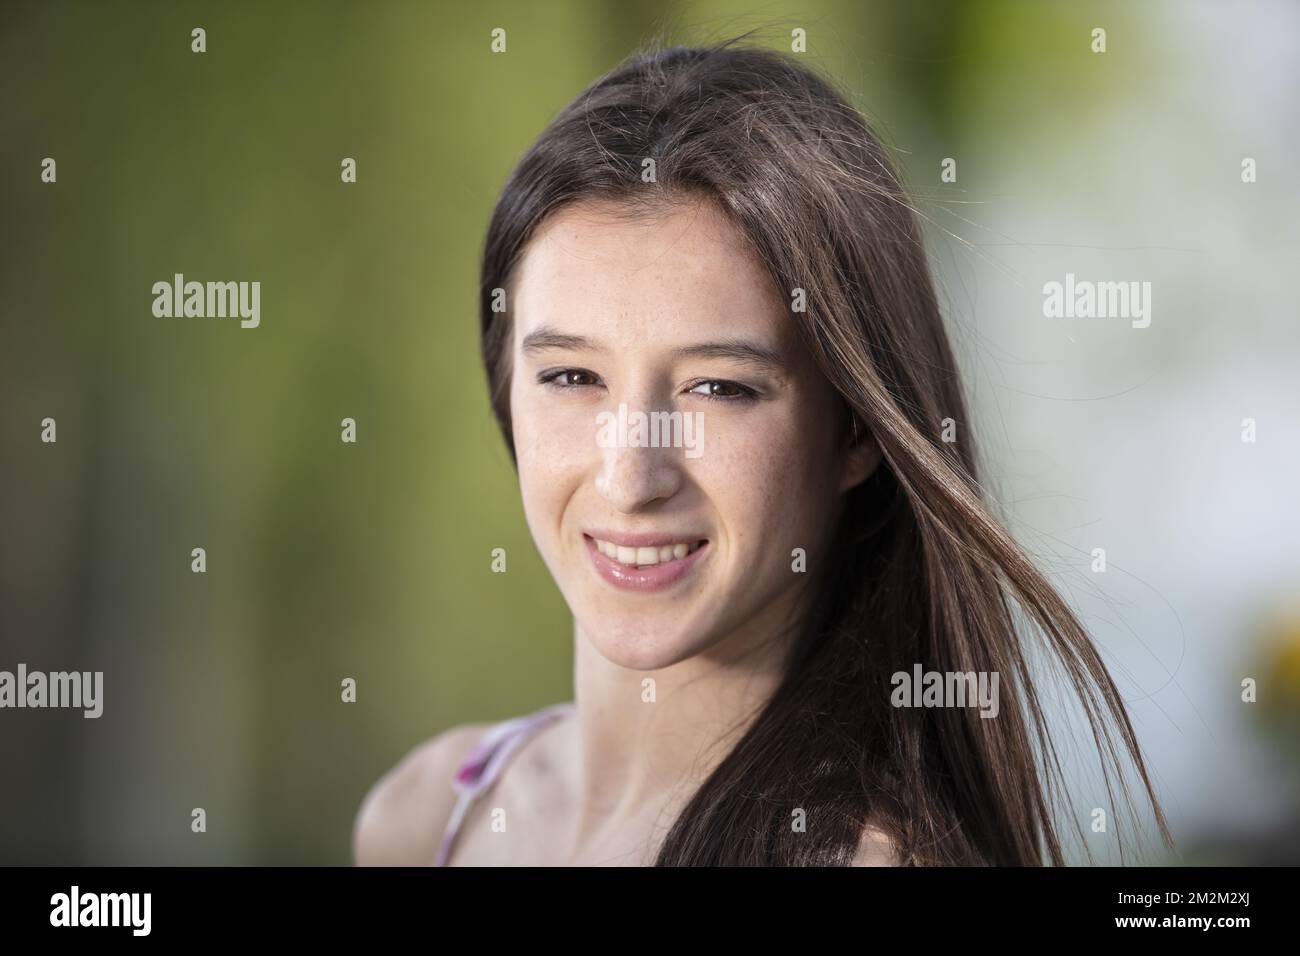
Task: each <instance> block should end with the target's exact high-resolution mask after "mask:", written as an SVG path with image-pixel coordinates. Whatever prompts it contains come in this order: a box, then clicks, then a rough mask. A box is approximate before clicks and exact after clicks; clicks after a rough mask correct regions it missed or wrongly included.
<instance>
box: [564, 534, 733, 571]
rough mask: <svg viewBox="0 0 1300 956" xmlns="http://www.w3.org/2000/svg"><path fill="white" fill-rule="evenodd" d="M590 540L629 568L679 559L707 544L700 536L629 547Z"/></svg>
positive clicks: (645, 566)
mask: <svg viewBox="0 0 1300 956" xmlns="http://www.w3.org/2000/svg"><path fill="white" fill-rule="evenodd" d="M588 537H590V535H589V536H588ZM591 541H592V542H593V543H594V544H595V546H596V550H597V551H599V552H600V553H601V554H603V555H604V556H605V557H607V558H609V559H610V560H611V561H616V562H617V563H618V564H620V565H623V566H624V567H626V568H629V569H637V568H651V567H655V566H656V565H659V564H667V563H668V562H670V561H680V560H681V559H682V558H684V557H686V556H687V555H690V554H694V553H695V552H696V551H698V550H699V549H700V548H702V547H703V546H704V545H706V544H708V539H707V538H701V539H699V540H698V541H675V542H672V543H670V544H662V545H658V546H657V547H642V548H629V547H626V546H623V545H618V544H614V542H612V541H604V540H602V539H600V538H591Z"/></svg>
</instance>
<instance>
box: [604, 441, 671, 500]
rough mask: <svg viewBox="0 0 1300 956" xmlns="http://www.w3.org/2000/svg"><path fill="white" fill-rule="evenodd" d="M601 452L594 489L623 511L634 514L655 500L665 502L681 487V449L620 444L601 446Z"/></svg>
mask: <svg viewBox="0 0 1300 956" xmlns="http://www.w3.org/2000/svg"><path fill="white" fill-rule="evenodd" d="M601 454H602V456H603V458H602V461H601V464H600V471H599V472H598V473H597V475H596V491H597V492H598V493H599V494H600V495H601V497H603V498H604V499H605V500H606V501H608V502H609V503H610V504H611V505H612V506H613V507H615V508H617V509H618V510H619V511H620V512H621V513H623V514H633V513H635V512H637V511H641V510H644V509H645V508H646V507H647V506H649V505H651V504H653V503H654V502H656V501H661V500H663V501H666V500H667V499H669V498H671V497H672V496H673V495H675V494H677V491H678V490H679V489H680V488H681V486H682V482H683V480H684V479H683V475H682V471H681V467H682V462H681V461H680V460H679V459H680V458H681V457H682V450H681V449H680V448H653V447H629V446H625V445H622V444H619V445H617V446H615V447H608V448H602V449H601Z"/></svg>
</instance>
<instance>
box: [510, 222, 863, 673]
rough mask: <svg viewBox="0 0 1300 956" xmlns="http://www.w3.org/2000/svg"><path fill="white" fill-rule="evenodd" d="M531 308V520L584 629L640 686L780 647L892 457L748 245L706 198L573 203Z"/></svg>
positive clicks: (518, 398)
mask: <svg viewBox="0 0 1300 956" xmlns="http://www.w3.org/2000/svg"><path fill="white" fill-rule="evenodd" d="M513 297H514V301H513V303H512V305H513V310H512V311H513V313H514V329H513V336H514V338H513V344H512V346H511V347H512V348H513V374H512V379H511V389H510V408H511V415H512V418H513V425H514V443H515V451H516V457H517V461H518V467H519V483H520V488H521V490H522V493H523V503H524V512H525V514H526V516H527V520H528V526H529V528H530V530H531V531H532V535H533V538H534V540H535V541H536V543H537V547H538V549H539V551H540V552H541V555H542V558H543V559H544V560H545V562H546V565H547V567H548V568H549V569H550V571H551V574H552V575H553V576H554V577H555V580H556V583H557V584H558V585H559V587H560V590H561V592H562V593H563V594H564V597H565V600H566V601H567V602H568V605H569V607H570V609H571V610H572V611H573V614H574V616H575V618H576V619H577V622H578V625H579V626H580V628H581V629H582V631H583V633H584V634H585V635H586V636H587V638H588V639H589V640H591V641H592V642H593V644H594V645H595V646H596V648H597V649H598V650H599V651H600V652H601V653H602V654H603V655H604V656H605V657H606V658H607V659H609V660H610V661H612V662H613V663H615V664H618V665H621V666H624V667H630V668H635V669H639V670H652V669H658V668H663V667H668V666H670V665H672V664H675V663H677V662H679V661H681V660H684V659H686V658H688V657H691V656H694V655H697V654H701V653H705V652H708V651H709V650H710V649H713V648H716V647H718V646H719V644H720V642H722V641H724V640H726V639H728V638H732V642H736V641H738V642H739V643H740V644H742V645H744V644H748V643H749V642H750V640H751V639H752V640H760V639H763V638H766V637H771V636H773V635H774V634H775V633H776V632H777V631H778V630H779V628H780V627H781V625H782V623H783V622H784V617H783V615H784V614H786V613H788V612H789V611H790V609H791V608H792V607H793V606H794V603H795V599H796V598H797V595H798V594H799V591H800V589H801V587H802V586H803V585H804V582H805V581H807V580H808V579H809V578H810V577H812V576H813V575H815V574H816V573H817V572H818V570H819V568H818V560H819V558H820V557H821V555H822V553H823V550H824V547H825V545H826V544H827V543H828V538H829V535H830V532H831V530H832V528H831V525H832V523H833V521H834V519H835V517H836V514H837V511H838V506H839V498H840V494H841V493H842V492H843V491H844V490H847V488H849V487H851V486H852V485H853V484H856V483H857V482H859V481H861V480H862V479H863V478H865V477H866V475H867V474H868V473H869V471H870V468H871V467H873V466H874V464H875V453H874V450H873V449H871V448H870V447H869V446H865V445H864V446H859V447H857V448H855V449H847V448H846V447H845V446H844V444H843V442H842V436H843V434H844V429H843V421H844V417H843V415H844V413H843V412H842V410H841V406H840V403H839V401H838V399H837V396H836V395H835V394H834V392H833V391H832V389H831V387H830V385H829V384H828V383H827V382H826V380H825V379H824V378H823V377H822V376H821V375H820V373H819V372H818V371H817V369H816V368H815V367H814V365H813V363H812V361H811V359H810V358H809V357H808V356H807V354H806V353H805V351H804V350H803V349H802V347H801V346H800V343H799V340H798V336H797V334H796V331H795V328H794V327H793V325H792V323H793V322H794V321H795V320H794V319H793V318H792V316H791V313H790V311H789V307H788V304H787V302H785V301H783V300H782V299H781V298H780V297H779V295H778V293H777V292H776V291H774V290H773V289H772V287H771V283H770V280H769V278H768V276H767V275H766V273H765V272H764V271H763V269H762V268H761V266H760V265H759V263H758V262H757V260H756V259H755V258H754V257H753V255H752V253H750V252H749V251H748V250H747V248H746V246H745V244H744V241H743V238H742V236H741V234H740V233H739V232H738V231H737V230H736V228H735V227H734V226H733V225H732V224H731V223H730V222H729V221H728V220H727V219H726V218H725V215H724V214H723V213H722V212H721V210H720V209H719V208H718V207H717V206H716V205H714V204H713V203H712V202H711V201H709V200H706V199H700V200H691V201H689V202H684V203H678V204H674V205H671V206H666V207H661V208H659V209H657V210H656V211H655V212H653V213H644V212H642V213H638V214H635V215H634V214H633V213H632V211H631V210H630V208H629V207H626V206H622V207H616V206H611V205H609V204H607V203H604V202H601V203H580V204H575V205H571V206H569V207H566V208H564V209H562V210H561V211H559V212H558V213H556V214H555V215H553V216H552V217H551V218H550V219H549V220H547V222H546V223H545V224H544V225H543V227H542V228H541V230H539V232H538V233H537V234H536V236H535V237H534V238H533V240H532V241H531V243H530V244H529V247H528V249H527V250H526V252H525V255H524V257H523V259H522V261H521V262H520V265H519V269H518V272H517V273H516V278H515V282H514V289H513ZM620 406H621V408H620ZM654 413H659V415H658V416H657V417H656V415H655V414H654ZM641 416H644V421H643V420H641ZM639 426H645V427H639ZM655 445H658V447H655ZM664 446H667V447H664ZM796 548H801V549H803V551H804V553H805V554H806V562H804V563H803V567H806V571H799V570H796V569H797V568H799V567H800V562H798V560H797V558H796V557H795V556H794V555H793V554H792V552H794V550H795V549H796Z"/></svg>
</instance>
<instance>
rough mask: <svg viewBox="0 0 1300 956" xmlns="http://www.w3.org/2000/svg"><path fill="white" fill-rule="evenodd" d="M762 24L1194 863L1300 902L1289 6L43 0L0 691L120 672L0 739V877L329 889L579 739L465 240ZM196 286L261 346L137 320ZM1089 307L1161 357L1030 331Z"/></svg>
mask: <svg viewBox="0 0 1300 956" xmlns="http://www.w3.org/2000/svg"><path fill="white" fill-rule="evenodd" d="M194 27H203V28H204V29H205V30H206V31H207V52H206V53H204V54H195V53H192V52H191V51H190V43H191V39H190V31H191V30H192V29H193V28H194ZM494 27H503V28H505V29H506V31H507V51H506V53H504V54H493V53H491V52H490V49H489V41H490V37H489V34H490V31H491V30H492V29H493V28H494ZM756 27H757V28H760V29H761V32H760V33H759V34H758V35H757V37H756V38H755V41H756V42H760V43H764V44H768V45H772V46H778V47H783V48H786V49H788V48H789V42H790V39H789V38H790V31H791V30H792V29H794V28H796V27H799V28H803V29H805V30H806V31H807V37H808V52H807V53H806V54H804V55H805V57H806V59H807V61H808V62H810V63H811V64H813V65H814V66H816V67H817V68H819V69H821V70H823V71H824V72H826V73H827V74H829V75H831V76H832V77H833V78H834V79H836V80H837V81H838V82H839V83H840V84H841V85H842V86H843V87H844V88H845V89H846V90H848V91H849V92H850V94H851V95H852V97H853V99H854V101H855V103H856V104H857V105H858V106H859V107H861V108H862V109H863V110H864V112H865V113H866V114H867V115H868V117H869V118H870V119H871V121H872V122H873V123H874V125H875V126H876V128H877V129H878V131H879V132H880V133H881V135H882V137H883V138H884V139H885V140H886V142H887V143H889V144H890V145H891V146H892V147H893V148H894V149H895V151H896V155H897V158H898V161H899V163H900V165H901V167H902V169H903V172H904V175H905V178H906V179H907V181H908V183H909V185H910V186H911V187H912V189H913V191H914V193H915V196H916V202H917V205H918V208H919V209H920V211H921V212H922V214H923V215H924V217H925V219H926V222H927V230H928V233H929V240H930V244H931V249H932V253H933V257H934V260H935V265H936V269H937V274H938V281H939V283H940V286H941V288H942V293H943V297H944V302H945V306H946V310H947V314H948V318H949V321H950V323H951V327H952V330H953V334H954V337H955V340H956V342H957V345H958V347H959V350H960V353H961V358H962V362H963V365H964V367H965V369H966V371H967V374H968V380H969V388H970V392H971V394H972V396H973V399H974V404H975V412H976V417H977V421H978V423H979V425H980V433H981V434H980V441H981V444H982V446H983V451H984V456H985V460H986V462H987V464H988V466H989V476H990V484H991V485H992V486H994V487H995V488H996V490H997V492H998V495H999V499H1000V502H1001V506H1002V509H1003V511H1004V513H1005V514H1006V516H1007V520H1008V521H1009V523H1010V524H1011V526H1012V528H1013V530H1014V531H1015V533H1016V534H1017V536H1018V537H1019V538H1020V539H1021V540H1022V541H1023V542H1024V543H1025V545H1026V547H1027V548H1029V549H1030V550H1031V552H1032V553H1033V554H1034V555H1035V556H1036V558H1037V559H1038V560H1039V561H1040V562H1041V564H1042V566H1043V567H1044V568H1045V569H1046V570H1048V571H1049V572H1050V574H1051V575H1052V578H1053V580H1054V581H1055V582H1056V583H1057V584H1058V585H1059V586H1060V587H1061V588H1062V589H1063V590H1064V591H1065V592H1066V593H1067V595H1068V596H1069V598H1070V599H1071V601H1073V602H1074V603H1075V605H1076V607H1078V608H1079V609H1080V611H1081V612H1082V613H1083V614H1084V615H1085V617H1086V620H1087V623H1088V624H1089V626H1090V627H1091V628H1092V629H1093V631H1094V633H1095V634H1096V635H1097V639H1098V641H1099V642H1100V643H1101V645H1102V648H1103V651H1104V653H1105V655H1106V659H1107V661H1108V663H1109V664H1110V665H1111V666H1112V668H1113V671H1114V673H1115V675H1116V678H1117V680H1118V681H1119V682H1120V684H1121V688H1122V690H1123V692H1124V695H1125V697H1126V698H1127V699H1128V700H1129V701H1130V707H1131V713H1132V716H1133V719H1134V723H1135V725H1136V728H1137V730H1138V733H1139V736H1140V738H1141V740H1142V742H1143V745H1144V747H1145V749H1146V752H1147V754H1148V757H1149V759H1150V761H1151V764H1152V768H1153V771H1154V773H1155V777H1156V783H1157V786H1158V787H1159V790H1160V793H1161V796H1162V798H1163V799H1164V801H1165V805H1166V809H1167V811H1168V813H1169V815H1170V819H1171V823H1172V825H1173V829H1174V831H1175V836H1176V837H1177V839H1178V840H1179V843H1180V848H1181V850H1182V854H1183V855H1182V857H1181V859H1182V860H1183V861H1185V862H1193V863H1220V862H1244V863H1260V862H1279V861H1289V862H1297V861H1300V607H1298V605H1297V599H1298V591H1300V587H1298V582H1300V536H1298V535H1297V531H1300V520H1298V519H1300V515H1298V514H1297V494H1296V492H1297V476H1298V475H1300V446H1298V444H1297V439H1298V436H1300V428H1298V426H1300V386H1298V385H1297V382H1298V381H1300V375H1298V374H1297V365H1298V362H1297V359H1298V358H1300V347H1298V346H1300V324H1298V323H1297V321H1296V320H1297V308H1296V300H1295V276H1296V266H1297V262H1298V261H1300V259H1298V254H1300V230H1298V228H1297V222H1300V208H1297V207H1298V203H1300V201H1298V200H1297V190H1296V166H1295V160H1296V156H1297V155H1300V66H1298V64H1300V59H1298V57H1297V45H1298V44H1300V8H1298V7H1297V6H1296V5H1295V4H1290V3H1281V2H1279V3H1262V2H1252V3H1232V4H1225V3H1210V2H1204V3H1195V2H1188V3H1172V2H1170V3H1154V2H1153V3H1143V4H1130V3H1123V2H1115V3H1088V2H1084V3H1071V4H1064V3H1038V2H984V3H979V2H967V0H947V2H944V0H909V2H906V3H892V2H881V0H878V2H864V0H824V2H802V0H800V2H787V3H781V4H776V3H770V4H758V5H755V4H751V3H742V2H702V3H692V4H689V5H678V4H672V3H660V2H649V0H633V2H629V0H573V2H548V3H537V2H531V0H527V2H519V3H497V2H482V3H473V4H464V5H461V4H451V3H428V2H422V3H416V2H388V0H384V2H371V3H365V4H354V3H334V2H312V3H227V4H220V5H217V4H211V3H192V2H176V0H169V2H147V3H146V2H135V3H100V2H86V3H69V2H64V0H54V2H43V3H15V2H6V3H5V4H4V5H3V6H2V7H0V77H3V93H4V95H3V96H0V131H2V135H0V197H3V207H2V209H0V282H2V283H3V286H2V289H3V295H2V296H0V669H8V670H14V669H15V668H16V665H17V664H18V662H20V661H21V662H25V663H26V664H27V665H28V667H29V668H31V669H40V670H46V671H52V670H64V669H75V670H102V671H104V672H105V683H106V689H105V703H104V708H105V710H104V716H103V717H101V718H100V719H99V720H85V719H83V718H82V717H81V715H80V712H79V711H51V710H47V711H31V710H23V711H16V710H6V711H0V862H4V863H94V864H101V863H127V864H138V863H168V864H176V863H180V864H189V863H215V864H243V863H256V864H270V863H308V864H339V863H347V862H349V861H350V845H349V841H350V831H351V826H352V821H353V817H354V814H355V813H356V810H357V807H358V804H359V802H360V800H361V798H362V796H363V795H364V794H365V792H366V790H367V789H368V788H369V786H370V785H371V784H372V783H373V782H374V781H375V780H376V779H377V778H378V776H379V775H380V774H381V773H383V772H384V771H385V770H387V769H388V768H389V767H391V766H392V765H393V763H394V762H395V761H396V760H397V759H399V758H400V757H401V756H402V755H403V754H404V753H405V752H406V751H407V750H409V749H410V748H411V747H412V746H414V745H415V744H417V743H418V742H420V741H421V740H424V739H427V738H428V737H429V736H430V735H432V734H434V733H436V732H438V731H440V730H442V729H445V728H447V727H449V726H452V725H454V724H459V723H464V722H467V721H486V720H496V719H502V718H505V717H509V716H515V715H517V714H521V713H525V712H528V711H530V710H532V709H535V708H538V707H542V706H545V705H547V704H550V703H553V702H555V701H559V700H567V699H570V697H571V695H572V677H571V664H572V646H571V644H572V635H571V630H570V628H571V623H570V619H569V617H568V615H567V612H566V609H565V607H564V605H563V602H562V601H561V599H560V597H559V595H558V593H557V591H556V590H555V588H554V586H553V585H552V583H551V581H550V579H549V577H548V576H547V574H546V571H545V568H544V567H543V566H542V565H541V563H540V560H539V559H538V558H537V556H536V553H535V551H534V549H533V547H532V544H531V541H530V539H529V536H528V532H527V529H526V527H525V525H524V521H523V516H522V511H521V508H520V505H519V501H518V490H517V485H516V483H515V478H514V474H513V472H512V470H511V468H510V464H509V460H508V458H507V455H506V453H505V450H504V448H503V446H502V444H501V442H500V439H499V437H498V435H497V433H496V431H495V426H494V424H493V422H492V420H491V416H490V413H489V409H488V403H487V398H486V392H485V387H484V380H483V374H482V371H481V369H480V367H479V362H478V358H477V342H476V282H477V257H478V253H479V249H480V244H481V241H482V236H483V232H484V229H485V227H486V223H487V220H488V217H489V214H490V211H491V208H492V205H493V202H494V200H495V198H496V195H497V192H498V190H499V188H500V186H501V185H502V183H503V181H504V179H505V177H506V175H507V174H508V172H509V170H510V168H511V166H512V165H513V163H514V162H515V160H516V159H517V158H518V157H519V155H520V154H521V153H522V151H523V150H524V149H525V148H526V147H527V145H528V144H529V143H530V141H531V140H532V138H533V137H534V136H536V134H537V133H538V132H539V131H540V130H541V129H542V127H543V126H544V125H545V124H546V122H547V121H548V120H549V119H550V118H551V117H552V116H553V115H554V114H555V113H556V112H557V111H558V110H559V109H560V108H561V107H562V106H563V105H564V104H565V103H567V102H568V101H569V100H570V99H571V98H572V97H573V96H574V95H575V94H577V93H578V92H579V91H580V90H581V89H582V88H583V87H584V86H585V85H586V84H588V83H589V82H590V81H592V80H593V79H594V78H595V77H597V76H598V75H599V74H601V73H603V72H604V71H606V70H608V69H610V68H611V67H613V66H614V65H615V64H616V63H617V62H618V61H619V60H620V59H622V58H623V57H624V56H625V55H626V54H627V53H629V52H630V51H632V50H633V49H634V48H636V47H638V46H639V45H641V44H643V43H645V42H647V41H648V40H651V39H653V38H655V37H662V38H666V39H668V40H669V41H671V42H685V43H690V42H698V41H705V40H714V39H721V38H724V37H727V36H731V35H734V34H737V33H741V32H744V31H746V30H750V29H753V28H756ZM1094 27H1103V28H1105V29H1106V31H1107V51H1106V52H1105V53H1104V54H1095V53H1093V52H1091V50H1090V44H1091V36H1090V34H1091V31H1092V29H1093V28H1094ZM45 157H53V158H55V159H56V161H57V164H58V166H57V170H58V181H57V183H55V184H44V183H42V182H41V181H40V163H41V160H42V159H43V158H45ZM344 157H354V158H355V159H356V160H357V163H358V181H357V182H356V183H355V184H343V183H342V182H341V181H340V162H341V160H342V159H343V158H344ZM946 157H952V158H955V159H956V161H957V173H958V177H957V182H955V183H944V182H941V180H940V176H939V171H940V163H941V161H942V160H943V159H944V158H946ZM1245 157H1252V158H1254V159H1255V160H1256V163H1257V169H1258V181H1257V182H1254V183H1249V184H1247V183H1243V182H1242V181H1241V162H1242V159H1243V158H1245ZM176 272H182V273H184V274H185V275H186V276H187V277H189V278H193V279H198V280H200V281H207V280H244V281H251V280H259V281H260V282H261V283H262V321H261V326H260V328H257V329H241V328H239V326H238V324H237V322H234V321H232V320H203V319H158V318H154V317H153V315H152V314H151V304H152V299H153V297H152V293H151V291H150V290H151V286H152V284H153V283H154V282H155V281H158V280H161V279H169V278H170V277H171V276H172V275H173V273H176ZM1066 272H1073V273H1075V274H1076V275H1077V276H1079V277H1080V278H1090V279H1103V280H1129V279H1134V280H1147V281H1151V282H1152V283H1153V301H1152V305H1153V310H1152V322H1151V325H1150V327H1149V328H1147V329H1141V330H1139V329H1133V328H1131V327H1130V326H1129V324H1128V322H1126V321H1123V320H1049V319H1045V318H1044V316H1043V314H1042V292H1041V289H1042V286H1043V284H1044V283H1045V282H1048V281H1053V280H1057V281H1059V280H1061V279H1063V277H1064V275H1065V273H1066ZM45 417H52V418H54V419H56V420H57V428H58V441H57V444H53V445H49V444H43V443H42V442H41V441H40V438H39V435H40V422H41V420H42V419H43V418H45ZM344 417H352V418H354V419H356V421H357V423H358V442H357V443H356V444H355V445H347V444H343V443H341V442H340V440H339V422H340V420H341V419H342V418H344ZM1248 417H1249V418H1254V419H1255V420H1256V422H1257V429H1258V438H1257V441H1256V442H1254V443H1244V442H1242V440H1241V422H1242V419H1244V418H1248ZM195 547H204V548H206V550H207V555H208V570H207V573H206V574H194V573H192V572H191V570H190V561H191V558H190V552H191V549H192V548H195ZM496 547H504V548H506V549H507V553H508V560H509V565H508V567H509V571H508V573H507V574H504V575H500V574H492V573H490V570H489V560H490V559H489V555H490V552H491V550H492V549H493V548H496ZM1095 547H1104V548H1105V549H1106V551H1107V557H1108V570H1107V572H1106V573H1105V574H1095V573H1093V572H1091V571H1090V561H1091V556H1090V552H1091V550H1092V549H1093V548H1095ZM345 677H353V678H355V679H356V681H357V683H358V700H357V702H356V703H355V704H344V703H341V702H340V681H341V680H342V679H343V678H345ZM1246 677H1253V678H1255V679H1256V680H1257V681H1258V683H1259V688H1260V690H1259V696H1260V700H1259V702H1258V703H1256V704H1245V703H1243V702H1242V701H1241V686H1240V685H1241V681H1242V679H1243V678H1246ZM1067 756H1069V755H1067ZM1071 761H1072V762H1071V764H1070V772H1071V773H1072V774H1074V773H1076V772H1077V773H1078V774H1079V779H1080V781H1081V782H1080V783H1079V784H1078V786H1076V787H1072V789H1071V794H1072V798H1073V799H1075V800H1077V802H1078V804H1079V806H1080V807H1081V808H1082V810H1081V811H1080V812H1085V813H1086V809H1087V808H1088V807H1091V806H1094V805H1097V803H1098V798H1097V793H1096V791H1095V790H1094V789H1091V785H1090V784H1087V783H1084V782H1082V781H1083V780H1084V778H1085V776H1086V774H1085V772H1084V770H1083V769H1082V768H1083V766H1084V763H1085V762H1086V761H1084V760H1083V759H1082V757H1080V759H1079V763H1078V769H1077V771H1076V765H1075V763H1074V762H1073V757H1071ZM193 807H203V808H205V809H206V811H207V817H208V832H207V833H206V834H203V835H195V834H192V833H191V832H190V810H191V808H193ZM1090 842H1091V844H1092V845H1091V849H1092V850H1093V852H1094V854H1095V855H1097V856H1098V857H1100V858H1106V857H1108V855H1109V854H1110V852H1111V847H1110V844H1111V843H1113V842H1114V841H1110V840H1107V839H1105V838H1100V839H1090ZM1153 859H1154V860H1155V861H1157V862H1159V861H1161V860H1173V859H1175V858H1173V857H1160V856H1159V855H1157V856H1155V857H1154V858H1153Z"/></svg>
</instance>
